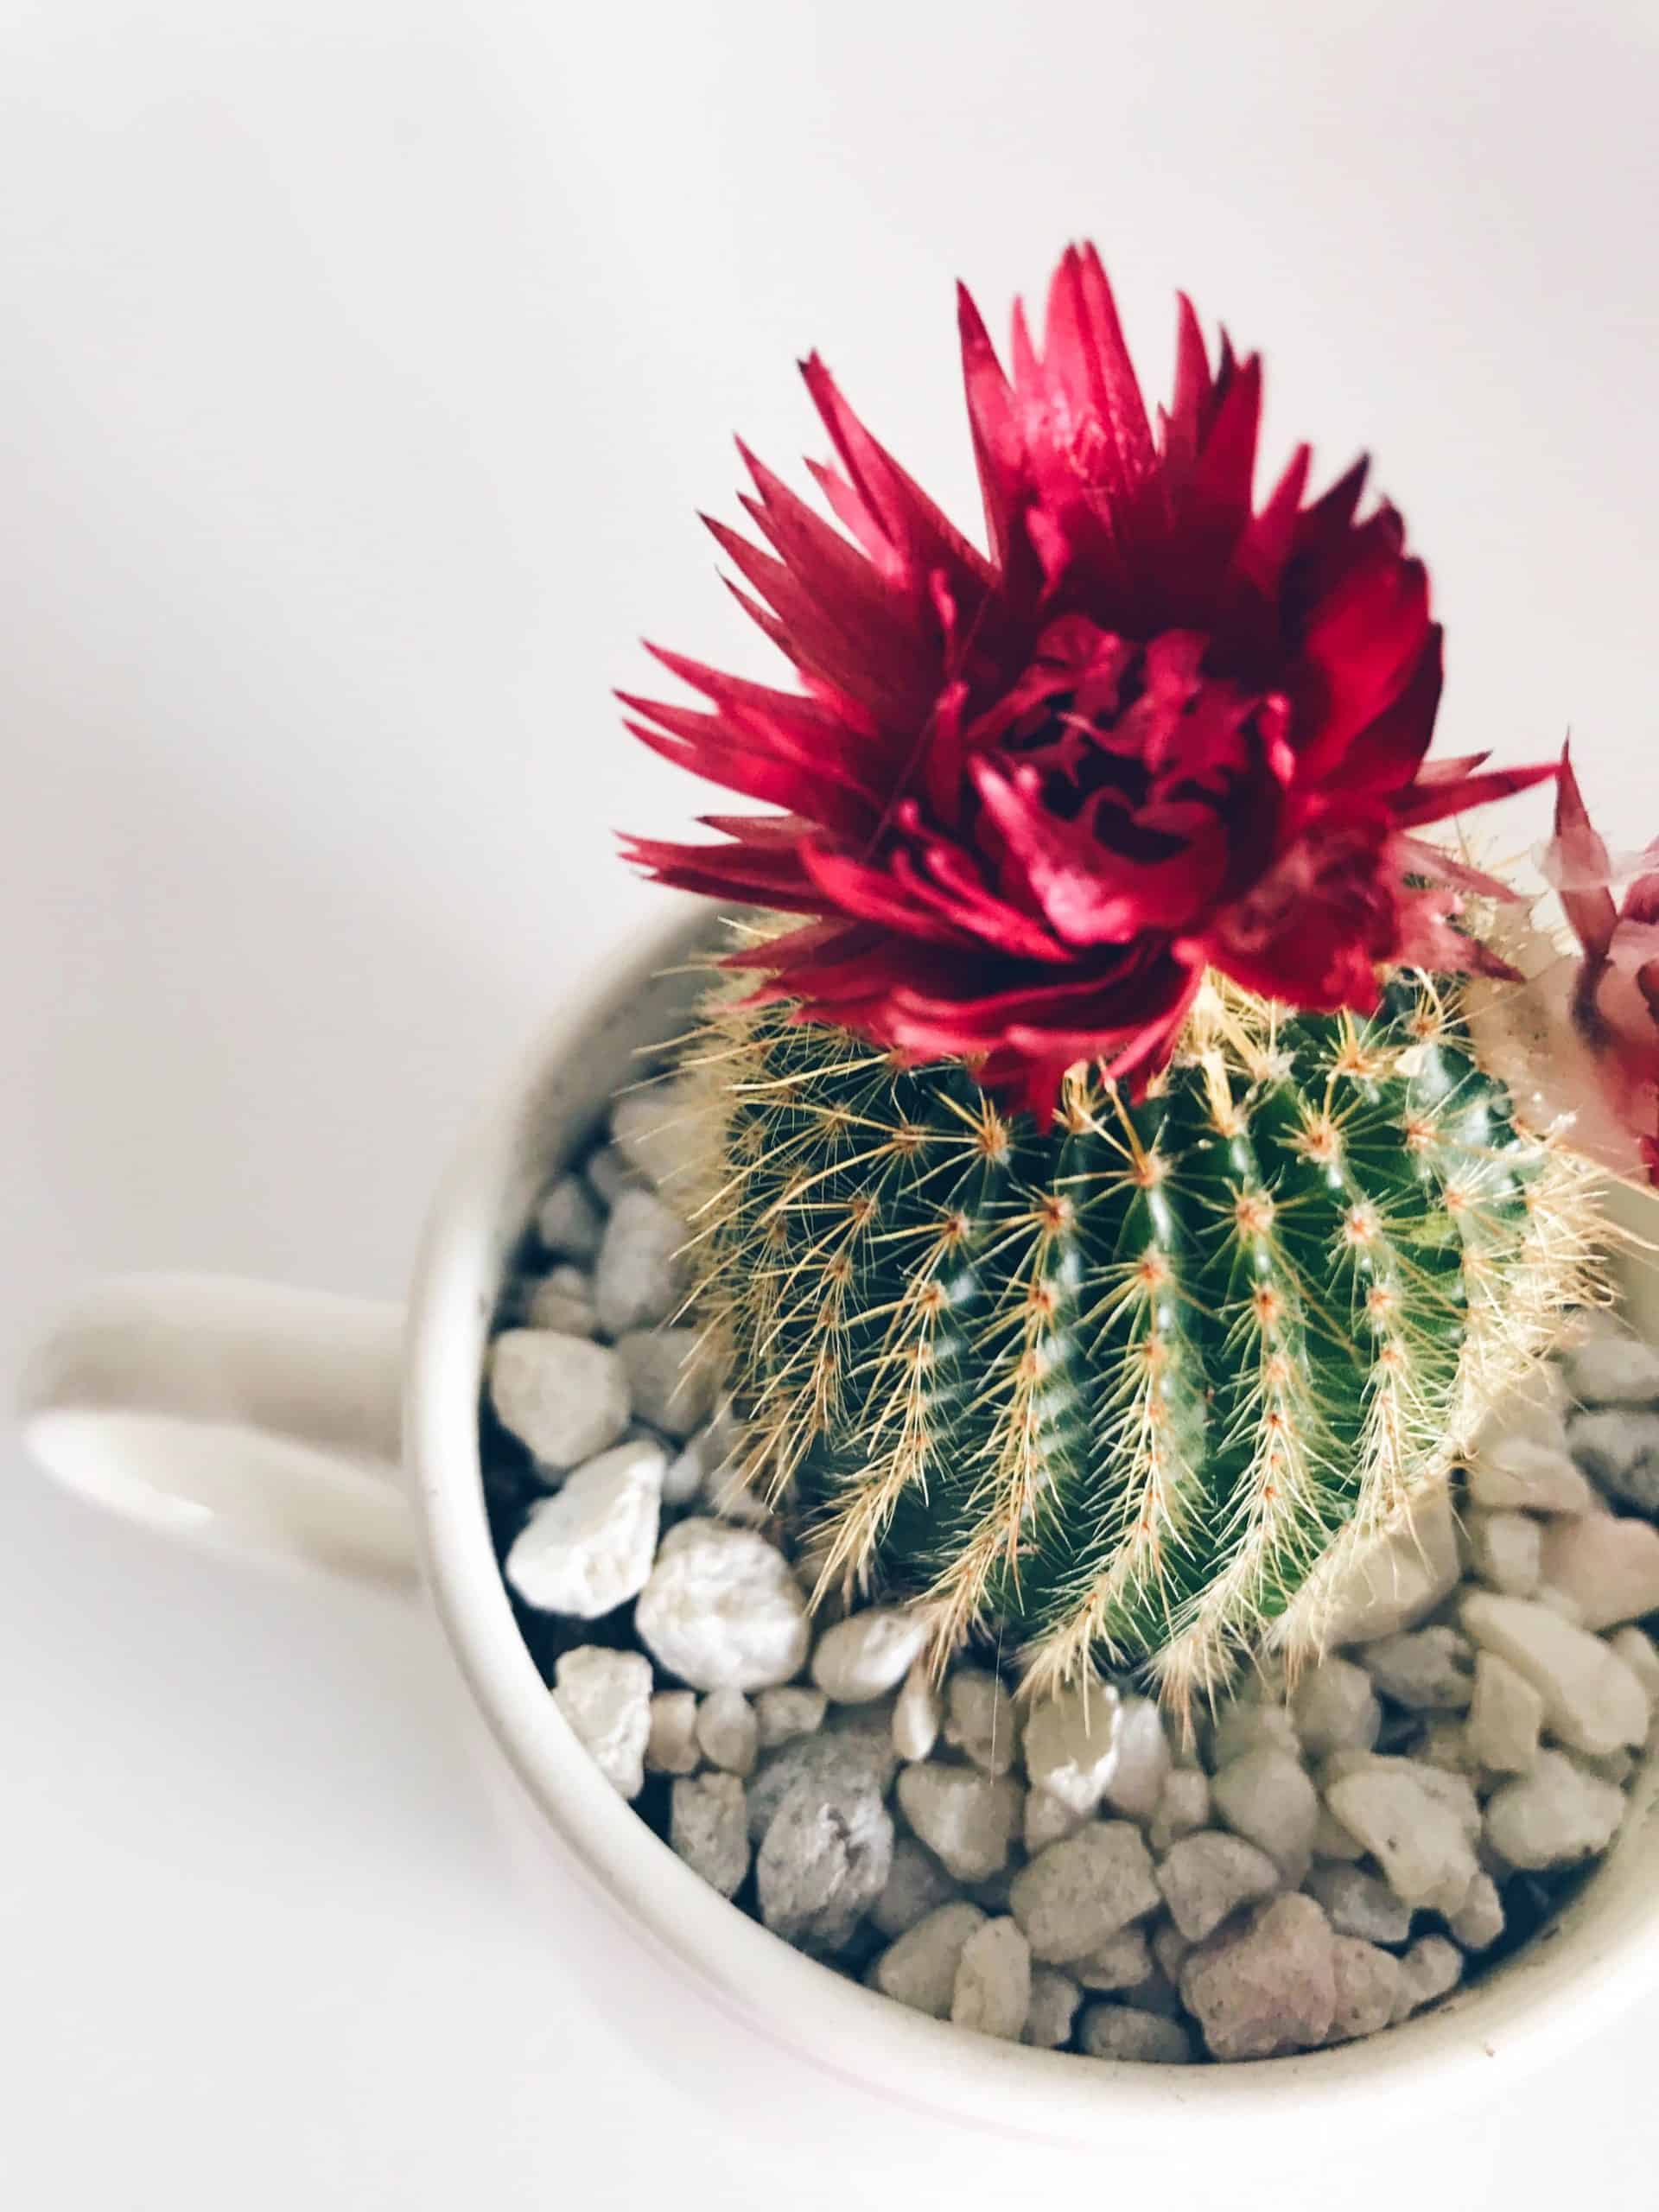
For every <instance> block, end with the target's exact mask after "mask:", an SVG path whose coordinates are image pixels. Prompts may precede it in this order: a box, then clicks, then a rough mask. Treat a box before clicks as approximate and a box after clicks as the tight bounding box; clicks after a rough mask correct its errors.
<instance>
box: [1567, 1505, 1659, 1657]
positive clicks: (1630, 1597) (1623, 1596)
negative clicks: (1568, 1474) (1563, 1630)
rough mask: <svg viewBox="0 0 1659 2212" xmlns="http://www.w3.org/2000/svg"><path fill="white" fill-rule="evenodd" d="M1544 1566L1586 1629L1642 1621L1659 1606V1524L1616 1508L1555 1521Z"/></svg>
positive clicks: (1615, 1626)
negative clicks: (1623, 1516) (1658, 1526)
mask: <svg viewBox="0 0 1659 2212" xmlns="http://www.w3.org/2000/svg"><path fill="white" fill-rule="evenodd" d="M1543 1571H1544V1575H1545V1579H1546V1580H1548V1583H1549V1584H1550V1586H1551V1587H1552V1588H1554V1589H1556V1590H1560V1591H1562V1592H1565V1593H1566V1595H1567V1597H1569V1598H1571V1599H1573V1603H1574V1604H1575V1605H1577V1607H1578V1609H1579V1618H1580V1621H1581V1622H1582V1623H1583V1624H1584V1626H1585V1627H1586V1628H1587V1629H1604V1628H1617V1627H1619V1626H1620V1625H1621V1624H1623V1623H1624V1622H1626V1621H1634V1620H1639V1619H1640V1618H1641V1617H1642V1616H1643V1613H1650V1612H1653V1611H1655V1610H1656V1609H1659V1529H1656V1528H1654V1527H1653V1526H1652V1525H1651V1524H1650V1523H1649V1522H1646V1521H1635V1520H1622V1519H1618V1518H1615V1516H1613V1515H1612V1514H1611V1513H1587V1514H1586V1515H1585V1516H1584V1517H1583V1518H1582V1519H1581V1520H1578V1521H1557V1522H1552V1523H1551V1525H1550V1527H1549V1528H1548V1529H1547V1530H1546V1532H1545V1534H1544V1539H1543Z"/></svg>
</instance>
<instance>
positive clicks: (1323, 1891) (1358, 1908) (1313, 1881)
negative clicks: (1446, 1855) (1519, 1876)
mask: <svg viewBox="0 0 1659 2212" xmlns="http://www.w3.org/2000/svg"><path fill="white" fill-rule="evenodd" d="M1484 1880H1485V1876H1484V1875H1478V1876H1477V1877H1476V1882H1477V1884H1478V1883H1479V1882H1481V1881H1484ZM1307 1892H1308V1895H1309V1896H1310V1897H1317V1898H1318V1899H1319V1903H1320V1904H1322V1905H1323V1906H1324V1908H1325V1918H1326V1919H1327V1920H1328V1921H1329V1922H1330V1923H1331V1925H1332V1928H1334V1929H1336V1931H1337V1933H1338V1936H1363V1937H1364V1939H1365V1941H1366V1942H1368V1943H1403V1942H1405V1940H1406V1938H1407V1937H1408V1936H1409V1935H1410V1933H1411V1907H1410V1906H1409V1905H1408V1904H1404V1903H1403V1902H1402V1900H1401V1899H1400V1898H1399V1897H1396V1896H1395V1893H1394V1891H1392V1890H1391V1889H1390V1888H1389V1885H1388V1884H1387V1883H1386V1882H1384V1881H1383V1880H1381V1879H1379V1878H1378V1877H1377V1876H1376V1875H1375V1874H1368V1873H1366V1872H1364V1870H1363V1868H1361V1867H1358V1866H1316V1867H1315V1868H1314V1869H1313V1872H1312V1873H1311V1874H1310V1875H1309V1876H1308V1878H1307ZM1474 1894H1475V1891H1474V1888H1473V1887H1471V1890H1470V1892H1469V1895H1470V1897H1471V1898H1472V1897H1473V1896H1474ZM1466 1909H1467V1906H1466V1904H1465V1910H1466Z"/></svg>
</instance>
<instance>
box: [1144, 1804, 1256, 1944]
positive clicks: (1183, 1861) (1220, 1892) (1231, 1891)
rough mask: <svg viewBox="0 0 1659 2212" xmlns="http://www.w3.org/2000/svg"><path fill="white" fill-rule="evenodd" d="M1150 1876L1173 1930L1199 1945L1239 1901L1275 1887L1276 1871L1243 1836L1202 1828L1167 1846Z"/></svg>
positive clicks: (1250, 1899) (1247, 1900)
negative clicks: (1154, 1879) (1154, 1873)
mask: <svg viewBox="0 0 1659 2212" xmlns="http://www.w3.org/2000/svg"><path fill="white" fill-rule="evenodd" d="M1156 1879H1157V1883H1158V1887H1159V1889H1160V1891H1162V1893H1163V1897H1164V1901H1165V1903H1166V1904H1167V1905H1168V1907H1169V1912H1170V1917H1171V1919H1172V1920H1173V1922H1174V1923H1175V1926H1176V1929H1177V1930H1178V1931H1179V1934H1180V1935H1181V1936H1182V1937H1183V1938H1184V1939H1185V1941H1186V1942H1189V1943H1200V1942H1203V1941H1204V1939H1205V1936H1209V1935H1211V1933H1213V1931H1214V1930H1215V1929H1217V1928H1219V1927H1220V1925H1221V1923H1222V1922H1223V1921H1224V1920H1225V1919H1226V1918H1227V1916H1228V1915H1229V1914H1230V1913H1231V1912H1235V1911H1236V1910H1237V1909H1238V1907H1239V1906H1240V1905H1242V1904H1254V1903H1255V1901H1256V1899H1257V1898H1259V1897H1269V1896H1271V1895H1272V1893H1273V1891H1274V1890H1276V1889H1277V1888H1278V1887H1279V1869H1278V1867H1277V1866H1275V1865H1274V1861H1273V1860H1272V1859H1270V1858H1269V1857H1268V1853H1266V1852H1265V1851H1262V1850H1259V1849H1258V1848H1257V1847H1256V1846H1255V1844H1253V1843H1247V1842H1246V1841H1245V1840H1244V1839H1243V1836H1236V1835H1223V1834H1220V1833H1219V1832H1218V1831H1217V1830H1215V1829H1213V1828H1206V1829H1205V1831H1204V1833H1203V1834H1199V1835H1188V1836H1183V1837H1182V1838H1181V1840H1180V1841H1179V1843H1176V1844H1173V1845H1172V1846H1171V1847H1170V1849H1169V1850H1168V1851H1167V1852H1166V1853H1165V1854H1164V1857H1163V1859H1162V1861H1161V1862H1160V1866H1159V1867H1158V1871H1157V1876H1156Z"/></svg>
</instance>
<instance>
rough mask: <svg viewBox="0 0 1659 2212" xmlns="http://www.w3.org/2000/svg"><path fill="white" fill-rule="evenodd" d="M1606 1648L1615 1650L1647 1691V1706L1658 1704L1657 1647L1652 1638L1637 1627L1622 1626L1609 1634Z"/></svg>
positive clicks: (1658, 1665)
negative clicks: (1614, 1633) (1613, 1634)
mask: <svg viewBox="0 0 1659 2212" xmlns="http://www.w3.org/2000/svg"><path fill="white" fill-rule="evenodd" d="M1607 1648H1608V1649H1609V1650H1610V1651H1614V1652H1617V1653H1618V1656H1619V1657H1620V1658H1621V1659H1622V1660H1623V1661H1624V1664H1625V1665H1626V1666H1627V1667H1628V1668H1629V1669H1630V1672H1631V1674H1633V1675H1635V1677H1636V1679H1637V1681H1638V1682H1640V1683H1641V1685H1642V1687H1643V1689H1644V1690H1645V1691H1646V1692H1647V1695H1648V1704H1649V1708H1651V1707H1653V1706H1655V1705H1659V1649H1656V1647H1655V1644H1654V1641H1653V1638H1652V1637H1650V1636H1649V1635H1648V1634H1646V1632H1645V1631H1644V1630H1642V1629H1639V1628H1622V1629H1620V1630H1619V1631H1618V1635H1617V1636H1610V1637H1608V1639H1607Z"/></svg>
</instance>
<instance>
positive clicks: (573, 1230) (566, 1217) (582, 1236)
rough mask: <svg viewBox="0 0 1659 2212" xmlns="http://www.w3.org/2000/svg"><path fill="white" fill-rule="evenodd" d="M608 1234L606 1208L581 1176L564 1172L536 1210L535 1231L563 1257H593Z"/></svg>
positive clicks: (553, 1251)
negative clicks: (598, 1202) (602, 1238)
mask: <svg viewBox="0 0 1659 2212" xmlns="http://www.w3.org/2000/svg"><path fill="white" fill-rule="evenodd" d="M604 1233H605V1213H604V1209H603V1208H602V1207H601V1206H600V1205H598V1204H597V1203H596V1201H595V1200H594V1194H593V1192H592V1191H591V1190H590V1189H589V1188H588V1185H586V1184H585V1183H584V1182H582V1179H581V1178H580V1177H579V1176H575V1175H561V1176H560V1178H559V1179H558V1181H557V1182H556V1183H555V1184H554V1185H553V1187H552V1189H551V1190H550V1191H549V1192H548V1194H547V1196H546V1197H545V1198H543V1200H542V1203H541V1205H539V1206H537V1209H536V1234H537V1236H538V1237H539V1238H540V1239H541V1241H542V1243H543V1246H544V1247H545V1249H547V1250H548V1251H550V1252H551V1253H552V1254H553V1255H554V1256H555V1258H556V1259H561V1260H580V1261H584V1262H585V1261H588V1260H591V1259H592V1258H593V1257H594V1255H595V1254H596V1253H597V1252H598V1250H599V1245H600V1239H601V1236H603V1235H604Z"/></svg>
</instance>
